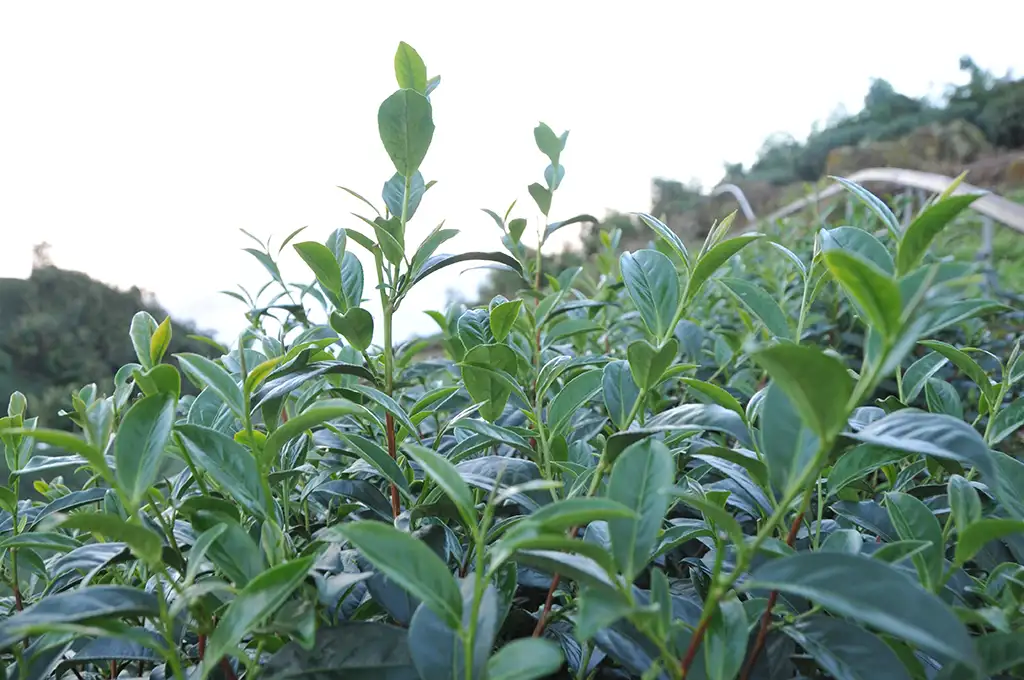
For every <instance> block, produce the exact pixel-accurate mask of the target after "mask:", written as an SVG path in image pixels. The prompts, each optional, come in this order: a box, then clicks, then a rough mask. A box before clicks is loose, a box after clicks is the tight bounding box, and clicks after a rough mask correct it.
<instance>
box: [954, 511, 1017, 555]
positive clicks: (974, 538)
mask: <svg viewBox="0 0 1024 680" xmlns="http://www.w3.org/2000/svg"><path fill="white" fill-rule="evenodd" d="M1021 533H1024V521H1021V520H1016V519H982V520H978V521H977V522H975V523H973V524H971V525H970V526H969V527H967V529H966V530H964V531H963V532H961V533H960V536H959V538H958V539H957V542H956V553H955V558H954V559H955V562H956V565H957V566H961V565H964V564H967V563H968V562H970V561H971V560H972V559H974V556H975V555H977V554H978V552H979V551H980V550H981V549H982V548H984V547H985V544H986V543H988V542H989V541H994V540H997V539H1000V538H1003V537H1004V536H1012V535H1014V534H1021Z"/></svg>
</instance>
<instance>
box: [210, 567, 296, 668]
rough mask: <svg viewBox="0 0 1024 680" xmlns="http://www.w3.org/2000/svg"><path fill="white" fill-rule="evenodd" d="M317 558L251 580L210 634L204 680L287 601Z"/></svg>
mask: <svg viewBox="0 0 1024 680" xmlns="http://www.w3.org/2000/svg"><path fill="white" fill-rule="evenodd" d="M315 559H316V557H315V556H312V555H311V556H309V557H303V558H300V559H297V560H292V561H291V562H285V563H284V564H279V565H277V566H276V567H272V568H270V569H268V570H267V571H265V572H263V573H262V574H260V575H259V576H257V577H256V578H254V579H253V580H251V581H249V583H248V584H247V585H246V586H245V588H243V589H242V590H241V592H239V593H238V596H237V597H236V598H235V599H234V600H232V601H231V604H229V605H228V608H227V611H225V612H224V616H223V617H221V619H220V620H219V621H218V622H217V627H216V628H214V629H213V632H212V633H211V634H210V638H209V640H208V642H207V645H206V655H205V657H204V658H205V661H204V662H203V666H202V668H203V673H202V677H204V678H205V677H207V676H209V675H210V673H211V672H212V671H213V670H214V669H215V668H217V667H218V666H219V665H220V659H221V658H222V657H223V656H224V655H225V654H228V653H229V652H231V651H232V650H234V649H235V647H236V646H237V645H238V643H239V642H241V641H242V638H243V637H245V635H246V634H247V633H249V632H250V631H251V630H252V629H253V628H254V627H255V626H257V625H259V623H260V622H261V621H263V620H264V619H266V618H268V617H269V616H270V615H271V614H273V613H274V612H276V611H277V610H278V609H280V608H281V606H282V605H284V603H285V602H287V601H288V598H289V597H290V596H291V594H292V593H293V592H294V591H295V589H296V588H298V587H299V585H301V583H302V582H303V581H304V580H305V579H306V574H308V573H309V569H310V567H312V566H313V561H314V560H315Z"/></svg>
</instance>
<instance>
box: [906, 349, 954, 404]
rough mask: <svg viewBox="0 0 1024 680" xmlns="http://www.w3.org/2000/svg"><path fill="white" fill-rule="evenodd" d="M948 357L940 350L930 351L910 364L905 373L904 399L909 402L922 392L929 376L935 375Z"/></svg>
mask: <svg viewBox="0 0 1024 680" xmlns="http://www.w3.org/2000/svg"><path fill="white" fill-rule="evenodd" d="M946 361H947V359H946V357H944V356H942V355H941V354H939V353H938V352H929V353H928V354H926V355H924V356H923V357H921V358H920V359H918V360H917V361H915V362H914V363H912V364H911V365H910V368H908V369H907V372H906V373H904V374H903V399H904V401H906V402H907V403H908V404H909V403H911V402H912V401H914V399H916V398H917V395H919V394H921V390H923V389H924V386H925V383H927V382H928V378H930V377H932V376H933V375H935V374H936V373H937V372H938V371H939V369H941V368H942V367H943V366H945V365H946Z"/></svg>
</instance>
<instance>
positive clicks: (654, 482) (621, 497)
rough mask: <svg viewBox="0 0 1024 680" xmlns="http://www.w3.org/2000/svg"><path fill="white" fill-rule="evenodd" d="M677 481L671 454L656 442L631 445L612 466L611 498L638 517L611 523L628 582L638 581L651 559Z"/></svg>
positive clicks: (614, 548)
mask: <svg viewBox="0 0 1024 680" xmlns="http://www.w3.org/2000/svg"><path fill="white" fill-rule="evenodd" d="M674 480H675V464H674V462H673V459H672V454H671V452H669V450H668V448H667V447H666V446H665V445H664V444H663V443H662V442H660V441H658V440H656V439H651V438H648V439H644V440H641V441H639V442H636V443H635V444H633V445H631V446H630V447H629V448H627V449H626V450H625V451H623V452H622V454H621V455H620V456H619V457H618V459H616V461H615V464H614V465H613V466H612V473H611V478H610V480H609V482H608V498H610V499H612V500H613V501H617V502H619V503H621V504H622V505H624V506H626V507H627V508H629V509H630V510H632V511H633V512H635V513H636V517H635V518H617V519H610V520H608V533H609V535H610V536H611V543H612V554H613V555H614V557H615V562H616V564H617V565H618V566H619V571H620V572H621V573H622V574H623V576H624V577H625V578H626V580H627V581H632V580H633V579H635V578H636V576H637V574H639V573H640V572H641V571H642V570H643V568H644V567H646V566H647V563H648V561H650V559H651V554H652V553H653V552H654V548H655V545H656V544H657V540H658V534H659V532H660V531H661V523H662V521H663V520H664V519H665V513H666V512H668V506H669V496H668V493H667V490H668V489H669V488H670V487H671V486H672V483H673V481H674Z"/></svg>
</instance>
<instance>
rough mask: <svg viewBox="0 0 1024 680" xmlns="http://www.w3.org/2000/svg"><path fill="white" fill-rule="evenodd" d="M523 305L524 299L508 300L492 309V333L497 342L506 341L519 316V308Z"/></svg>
mask: <svg viewBox="0 0 1024 680" xmlns="http://www.w3.org/2000/svg"><path fill="white" fill-rule="evenodd" d="M522 306H523V301H522V300H511V301H508V300H506V301H505V302H502V303H500V304H497V305H495V306H494V307H492V308H491V310H490V324H491V334H492V335H494V339H495V340H496V341H497V342H504V341H505V338H506V337H508V333H509V331H511V330H512V325H513V324H515V322H516V318H518V316H519V309H520V308H521V307H522Z"/></svg>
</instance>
